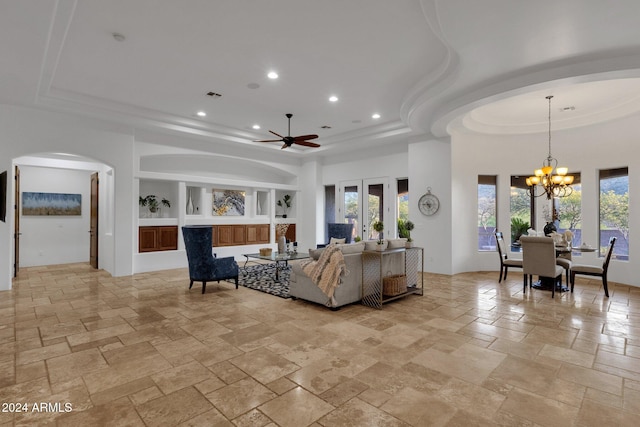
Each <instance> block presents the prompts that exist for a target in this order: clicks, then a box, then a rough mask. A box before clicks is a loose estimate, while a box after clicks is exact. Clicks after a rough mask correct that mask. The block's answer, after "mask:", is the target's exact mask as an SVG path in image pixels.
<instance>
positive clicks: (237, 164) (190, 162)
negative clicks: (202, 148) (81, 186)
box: [140, 154, 297, 183]
mask: <svg viewBox="0 0 640 427" xmlns="http://www.w3.org/2000/svg"><path fill="white" fill-rule="evenodd" d="M212 165H215V168H214V167H212ZM156 169H157V170H156ZM212 169H214V172H217V173H218V174H220V175H235V176H239V177H241V178H242V179H255V180H264V179H268V178H269V177H271V178H272V179H274V180H275V181H277V182H282V183H284V181H288V180H293V179H296V178H297V175H296V174H294V173H291V172H289V171H287V170H284V169H282V168H280V167H278V166H276V165H271V164H267V163H265V162H262V161H259V160H253V159H247V158H232V157H228V156H219V155H215V154H210V155H201V154H197V155H196V154H151V155H147V156H142V157H140V170H141V171H148V172H158V171H162V172H167V171H168V170H173V171H174V172H180V173H184V174H189V175H194V176H197V175H198V173H201V174H205V175H209V174H211V172H212ZM238 171H243V172H242V173H239V172H238Z"/></svg>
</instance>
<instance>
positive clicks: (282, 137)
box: [269, 130, 284, 139]
mask: <svg viewBox="0 0 640 427" xmlns="http://www.w3.org/2000/svg"><path fill="white" fill-rule="evenodd" d="M269 132H271V133H272V134H274V135H275V136H277V137H279V138H281V139H284V136H282V135H280V134H279V133H275V132H274V131H272V130H270V131H269Z"/></svg>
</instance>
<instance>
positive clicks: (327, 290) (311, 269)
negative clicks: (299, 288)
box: [300, 245, 347, 305]
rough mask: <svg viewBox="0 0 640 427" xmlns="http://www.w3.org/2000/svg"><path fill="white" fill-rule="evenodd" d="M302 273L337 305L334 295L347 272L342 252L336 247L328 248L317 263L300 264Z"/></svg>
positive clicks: (306, 261) (311, 261) (305, 262)
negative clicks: (343, 274) (341, 278)
mask: <svg viewBox="0 0 640 427" xmlns="http://www.w3.org/2000/svg"><path fill="white" fill-rule="evenodd" d="M300 266H301V267H302V271H303V272H304V274H306V275H307V276H308V277H309V278H310V279H311V281H312V282H313V283H315V284H316V286H318V288H320V290H321V291H322V292H323V293H324V294H325V295H326V296H328V297H329V301H330V303H331V305H335V299H334V298H333V294H334V292H335V290H336V288H337V287H338V286H339V285H340V275H341V274H342V272H343V271H345V270H346V268H347V266H346V264H345V263H344V256H343V255H342V251H341V250H340V248H338V247H337V246H336V245H329V246H327V247H326V248H325V249H324V251H322V254H321V255H320V258H319V259H318V260H317V261H313V260H305V261H302V262H301V263H300Z"/></svg>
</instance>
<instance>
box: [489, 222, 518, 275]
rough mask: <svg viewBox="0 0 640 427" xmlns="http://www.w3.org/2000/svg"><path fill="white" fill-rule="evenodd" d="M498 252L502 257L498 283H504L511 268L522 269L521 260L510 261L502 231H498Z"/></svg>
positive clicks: (496, 233)
mask: <svg viewBox="0 0 640 427" xmlns="http://www.w3.org/2000/svg"><path fill="white" fill-rule="evenodd" d="M495 235H496V250H497V251H498V255H499V256H500V276H499V277H498V283H500V282H502V279H504V280H507V271H508V270H509V267H513V268H522V260H521V259H509V255H508V253H509V252H508V250H507V244H506V243H505V242H504V237H503V235H502V232H501V231H496V232H495Z"/></svg>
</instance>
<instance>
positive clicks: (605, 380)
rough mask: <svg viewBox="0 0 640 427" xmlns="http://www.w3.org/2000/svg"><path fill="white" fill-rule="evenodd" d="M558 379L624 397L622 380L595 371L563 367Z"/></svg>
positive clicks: (568, 366)
mask: <svg viewBox="0 0 640 427" xmlns="http://www.w3.org/2000/svg"><path fill="white" fill-rule="evenodd" d="M558 378H560V379H563V380H565V381H571V382H574V383H577V384H582V385H583V386H586V387H591V388H595V389H597V390H601V391H604V392H607V393H612V394H616V395H618V396H620V395H622V378H620V377H617V376H615V375H611V374H607V373H604V372H599V371H595V370H593V369H587V368H582V367H579V366H573V365H563V366H562V367H561V368H560V372H559V373H558Z"/></svg>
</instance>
